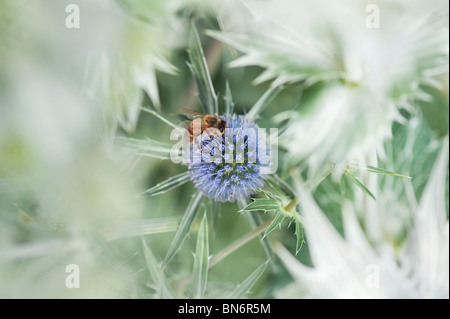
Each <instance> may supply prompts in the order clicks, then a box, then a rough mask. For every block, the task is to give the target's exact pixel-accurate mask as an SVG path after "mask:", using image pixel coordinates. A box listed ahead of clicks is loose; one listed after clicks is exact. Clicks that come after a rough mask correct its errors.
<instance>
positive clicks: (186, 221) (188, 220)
mask: <svg viewBox="0 0 450 319" xmlns="http://www.w3.org/2000/svg"><path fill="white" fill-rule="evenodd" d="M202 196H203V195H202V193H201V192H200V191H197V193H196V194H195V195H194V196H193V197H192V199H191V201H190V203H189V205H188V207H187V209H186V212H185V213H184V215H183V218H182V219H181V222H180V224H179V225H178V229H177V232H176V233H175V236H174V238H173V240H172V243H171V244H170V247H169V250H168V251H167V254H166V257H165V258H164V266H165V265H167V264H168V263H169V262H170V261H171V260H172V258H173V257H174V256H175V255H176V253H177V252H178V251H179V250H180V249H181V246H182V245H183V243H184V240H185V239H186V237H187V235H188V234H189V232H190V231H191V227H192V224H193V223H194V220H195V218H196V217H197V215H198V212H199V209H198V208H199V206H200V203H201V200H202Z"/></svg>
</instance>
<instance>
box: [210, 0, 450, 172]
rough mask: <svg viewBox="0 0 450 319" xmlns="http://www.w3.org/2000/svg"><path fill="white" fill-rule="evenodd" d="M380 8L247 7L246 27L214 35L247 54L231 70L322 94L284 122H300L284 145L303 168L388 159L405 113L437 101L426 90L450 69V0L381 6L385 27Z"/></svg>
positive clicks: (346, 4)
mask: <svg viewBox="0 0 450 319" xmlns="http://www.w3.org/2000/svg"><path fill="white" fill-rule="evenodd" d="M370 3H371V2H370V1H357V2H355V1H334V2H333V1H325V0H321V1H313V0H310V1H294V0H292V1H291V0H283V1H245V2H243V4H244V6H243V7H244V8H243V9H242V10H241V11H240V16H241V17H242V20H245V23H234V24H233V23H230V26H227V25H225V27H224V30H223V31H221V32H217V31H212V32H209V34H210V35H212V36H213V37H215V38H217V39H219V40H221V41H224V42H225V43H227V44H229V45H231V46H233V47H235V48H236V49H238V50H239V51H242V52H243V53H244V55H243V56H241V57H239V58H237V59H236V60H234V61H232V62H231V64H230V65H231V66H233V67H242V66H248V65H258V66H261V67H263V68H264V70H263V72H262V73H261V75H260V76H259V77H258V78H257V79H256V80H255V82H257V83H259V82H262V81H267V80H270V79H275V78H277V81H282V82H287V83H292V82H301V83H303V84H304V86H305V87H311V86H313V87H314V91H315V92H314V94H312V96H311V95H308V97H307V98H305V99H303V100H301V101H300V110H299V111H298V112H289V114H285V115H280V117H279V118H280V119H281V118H283V119H285V118H289V119H290V120H291V125H290V126H289V127H288V128H287V129H286V131H285V133H284V134H283V135H282V136H281V143H282V144H283V146H284V147H286V148H287V149H288V151H289V153H290V156H289V157H288V160H289V162H290V163H292V164H293V165H295V164H297V163H299V162H302V161H306V162H307V163H308V164H309V166H310V168H313V169H315V170H317V169H320V167H322V166H323V165H324V164H325V163H326V162H330V161H331V162H333V163H335V164H336V172H337V173H338V174H340V173H342V172H343V171H344V168H345V166H346V165H347V164H348V162H349V161H361V160H363V159H364V158H365V157H366V156H367V153H368V152H371V151H373V150H375V149H378V151H379V152H380V154H381V155H382V154H383V149H382V143H383V141H384V140H385V139H387V138H389V137H390V135H391V125H392V123H393V122H394V121H402V117H401V116H400V114H399V110H400V109H402V108H405V107H410V106H411V101H412V100H413V99H427V95H426V94H424V92H423V91H422V90H421V89H419V85H423V84H430V85H439V84H436V81H435V78H434V77H435V76H437V75H439V74H443V73H445V72H447V70H448V36H447V33H448V2H447V1H440V0H436V1H432V5H430V3H429V2H427V1H379V2H377V6H378V8H379V13H380V21H381V22H380V26H379V28H370V25H369V26H366V23H367V21H366V20H368V19H370V17H369V15H370V13H371V11H370V10H368V12H367V13H366V8H368V7H367V6H368V5H369V4H370ZM319 17H320V18H319ZM238 21H239V20H238ZM369 24H370V21H369Z"/></svg>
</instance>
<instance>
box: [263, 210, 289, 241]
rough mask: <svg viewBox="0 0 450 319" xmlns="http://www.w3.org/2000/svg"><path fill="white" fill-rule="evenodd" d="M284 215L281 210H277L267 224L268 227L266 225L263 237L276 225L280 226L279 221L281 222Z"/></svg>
mask: <svg viewBox="0 0 450 319" xmlns="http://www.w3.org/2000/svg"><path fill="white" fill-rule="evenodd" d="M285 216H286V215H285V213H284V212H283V211H279V212H278V213H277V214H276V215H275V218H274V219H273V221H272V223H271V224H270V225H269V227H267V229H266V231H265V233H264V237H266V236H267V235H269V234H270V233H271V232H272V231H273V230H274V229H275V228H276V227H277V226H280V225H281V223H282V222H283V220H284V218H285Z"/></svg>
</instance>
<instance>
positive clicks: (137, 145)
mask: <svg viewBox="0 0 450 319" xmlns="http://www.w3.org/2000/svg"><path fill="white" fill-rule="evenodd" d="M117 143H118V145H119V146H120V147H123V148H125V149H128V150H130V151H132V152H133V153H134V154H136V155H138V156H146V157H153V158H158V159H170V151H171V149H172V145H171V144H169V143H163V142H158V141H155V140H151V139H145V140H143V139H136V138H130V137H123V136H119V137H118V138H117Z"/></svg>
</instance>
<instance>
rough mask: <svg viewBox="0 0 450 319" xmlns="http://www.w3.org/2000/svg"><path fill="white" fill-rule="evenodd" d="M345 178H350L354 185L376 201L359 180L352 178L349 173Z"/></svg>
mask: <svg viewBox="0 0 450 319" xmlns="http://www.w3.org/2000/svg"><path fill="white" fill-rule="evenodd" d="M346 176H348V177H349V178H350V180H351V181H352V182H353V183H355V184H356V185H357V186H358V187H359V188H361V190H362V191H363V192H364V193H366V194H367V195H369V196H370V197H372V198H373V199H374V200H376V198H375V196H374V195H373V194H372V192H371V191H370V190H369V189H368V188H367V187H366V186H365V185H364V184H363V183H361V182H360V181H359V179H357V178H356V177H355V176H353V175H352V174H350V173H348V172H347V173H346Z"/></svg>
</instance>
